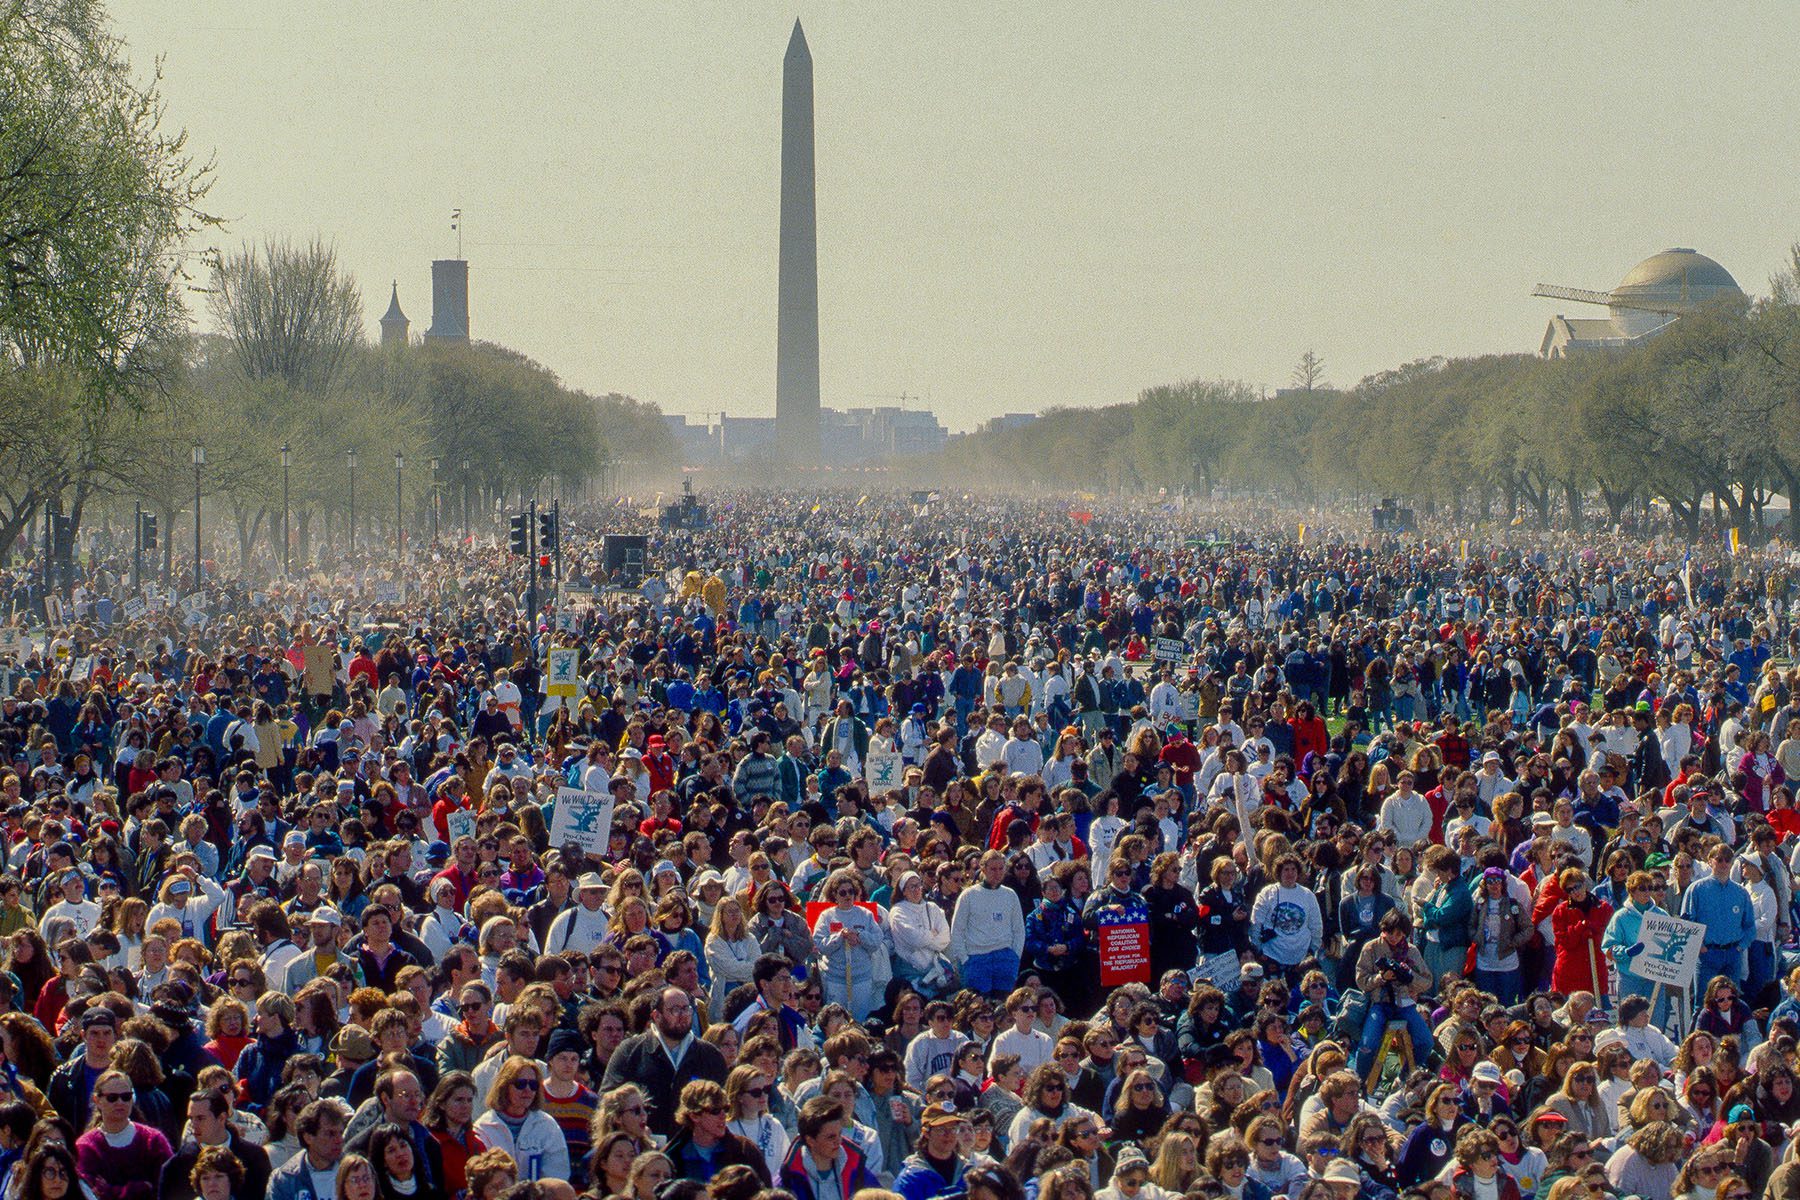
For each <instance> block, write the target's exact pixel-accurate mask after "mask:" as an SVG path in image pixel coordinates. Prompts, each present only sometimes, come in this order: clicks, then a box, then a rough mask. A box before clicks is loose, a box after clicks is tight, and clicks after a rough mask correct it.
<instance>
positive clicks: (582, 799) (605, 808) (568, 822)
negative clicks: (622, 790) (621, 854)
mask: <svg viewBox="0 0 1800 1200" xmlns="http://www.w3.org/2000/svg"><path fill="white" fill-rule="evenodd" d="M612 820H613V798H612V795H611V793H609V792H584V791H582V790H581V789H580V788H570V787H565V788H557V789H556V819H555V820H554V821H552V822H551V823H550V844H551V845H552V846H558V847H560V846H563V845H565V844H567V843H569V842H574V843H575V844H576V845H577V846H580V847H581V848H582V850H583V851H585V852H586V853H588V854H605V853H606V843H607V842H608V841H609V840H610V839H611V838H612Z"/></svg>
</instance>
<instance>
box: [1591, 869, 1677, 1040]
mask: <svg viewBox="0 0 1800 1200" xmlns="http://www.w3.org/2000/svg"><path fill="white" fill-rule="evenodd" d="M1655 884H1656V879H1655V877H1654V876H1652V875H1651V874H1650V872H1648V871H1633V872H1632V873H1631V874H1630V875H1629V876H1627V877H1626V879H1625V903H1624V904H1621V905H1620V906H1619V907H1618V909H1617V910H1616V911H1615V912H1614V913H1613V915H1612V920H1611V921H1609V922H1607V925H1606V933H1605V935H1604V936H1603V937H1602V938H1601V939H1600V948H1601V950H1602V951H1604V952H1605V953H1607V954H1609V955H1611V957H1612V964H1613V966H1614V967H1616V968H1618V971H1619V1000H1620V1001H1621V1002H1623V1001H1624V1000H1625V998H1626V997H1627V996H1648V997H1652V998H1653V999H1654V1001H1655V1005H1656V1007H1655V1011H1654V1012H1653V1013H1652V1014H1651V1016H1650V1020H1651V1021H1652V1022H1654V1023H1655V1024H1656V1026H1657V1027H1658V1028H1661V1027H1662V1026H1663V1025H1664V1024H1665V1023H1666V1018H1667V1017H1668V1015H1669V997H1668V992H1667V989H1663V988H1658V987H1657V985H1656V984H1655V982H1653V981H1652V980H1649V979H1645V978H1644V977H1643V976H1641V975H1639V974H1638V973H1637V972H1636V971H1635V970H1633V969H1632V960H1633V959H1635V958H1636V957H1637V956H1638V955H1640V954H1642V953H1643V952H1644V939H1643V935H1642V929H1643V925H1644V917H1645V915H1646V914H1649V913H1654V914H1656V915H1657V916H1662V917H1666V916H1668V915H1669V914H1668V913H1666V912H1664V911H1663V908H1662V906H1661V905H1659V904H1658V903H1657V902H1656V901H1655V900H1654V899H1652V896H1653V895H1654V893H1653V892H1652V891H1651V888H1652V887H1654V886H1655ZM1621 1011H1623V1010H1621Z"/></svg>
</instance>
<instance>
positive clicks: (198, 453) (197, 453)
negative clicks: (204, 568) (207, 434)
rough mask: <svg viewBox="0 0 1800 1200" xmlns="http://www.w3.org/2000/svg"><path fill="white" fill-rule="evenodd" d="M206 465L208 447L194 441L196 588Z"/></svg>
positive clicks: (195, 586) (195, 584)
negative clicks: (201, 500)
mask: <svg viewBox="0 0 1800 1200" xmlns="http://www.w3.org/2000/svg"><path fill="white" fill-rule="evenodd" d="M205 465H206V447H205V446H202V445H201V444H200V443H199V442H195V443H194V590H195V591H196V592H197V591H199V590H200V557H201V552H200V468H201V467H204V466H205Z"/></svg>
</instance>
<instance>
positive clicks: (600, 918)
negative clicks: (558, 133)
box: [544, 871, 606, 954]
mask: <svg viewBox="0 0 1800 1200" xmlns="http://www.w3.org/2000/svg"><path fill="white" fill-rule="evenodd" d="M605 900H606V881H605V880H603V879H601V878H600V876H599V875H598V874H596V873H595V872H593V871H589V872H587V873H585V874H583V875H582V876H581V877H580V878H578V879H576V881H575V903H574V904H572V905H570V906H569V907H568V908H565V909H563V910H562V911H561V912H560V913H558V914H556V919H555V920H553V921H551V922H550V929H549V931H548V932H547V933H546V934H545V935H544V951H545V953H547V954H561V953H562V952H563V951H564V950H578V951H580V952H581V953H583V954H591V953H593V952H594V950H595V948H596V947H598V946H599V945H600V943H601V942H603V941H605V940H606V910H605V909H603V908H602V907H601V904H602V903H603V902H604V901H605Z"/></svg>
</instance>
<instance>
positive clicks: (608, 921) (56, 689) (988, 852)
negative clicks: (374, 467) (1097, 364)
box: [0, 492, 1800, 1200]
mask: <svg viewBox="0 0 1800 1200" xmlns="http://www.w3.org/2000/svg"><path fill="white" fill-rule="evenodd" d="M715 499H716V503H715V505H714V510H713V515H714V519H713V520H712V522H711V523H710V524H708V525H707V526H705V527H704V528H698V529H665V530H660V531H656V532H654V533H653V535H652V539H651V543H650V562H651V566H652V568H653V570H652V573H651V574H650V576H649V577H648V578H647V579H644V580H642V581H639V580H637V579H635V578H630V579H627V578H621V577H617V576H616V575H609V574H608V572H607V571H606V570H605V569H604V568H603V565H602V564H603V562H604V561H605V559H604V557H603V554H602V545H601V540H600V539H601V537H602V536H603V535H604V534H606V533H609V532H619V531H625V530H629V529H633V528H641V527H643V526H645V525H646V524H647V522H646V520H645V518H644V516H643V515H642V514H640V513H638V512H637V511H636V510H635V509H633V508H631V507H629V506H613V507H607V508H598V509H590V510H588V511H585V512H581V513H573V512H572V513H570V514H568V515H569V517H570V518H571V519H570V520H569V521H568V523H567V524H568V527H567V528H565V529H564V531H563V544H562V546H561V547H560V551H561V554H560V556H559V561H560V562H561V564H562V570H563V574H564V578H563V579H562V580H561V581H560V586H559V585H558V583H557V581H553V580H552V581H548V582H547V583H546V584H545V586H544V587H543V588H542V590H541V592H540V593H539V599H540V600H541V604H540V605H539V607H538V608H536V609H535V610H533V609H531V608H530V607H528V603H527V601H526V599H525V586H524V570H525V568H524V564H523V563H521V562H520V561H519V560H518V559H516V558H513V557H511V556H509V555H508V554H506V552H505V551H504V549H503V548H501V547H498V546H496V545H492V544H489V540H488V539H481V538H478V539H473V540H464V541H461V542H458V541H455V540H450V541H446V542H445V543H444V544H442V545H439V546H434V547H430V548H426V549H423V550H421V551H420V552H418V553H417V554H415V555H414V556H413V561H410V562H407V563H400V562H396V561H392V560H388V561H382V560H380V559H378V558H374V557H364V558H360V559H358V560H356V561H353V562H340V563H321V564H316V565H315V566H313V567H309V569H308V572H307V574H306V575H305V576H304V577H303V578H298V579H295V580H290V581H268V580H261V581H256V582H252V581H250V580H240V579H235V578H232V577H230V576H229V574H228V573H227V572H226V571H225V570H224V569H223V568H222V567H220V566H219V565H218V564H216V563H208V564H203V571H204V573H205V579H204V582H203V587H202V591H201V594H200V595H199V596H198V597H178V596H177V595H176V593H175V591H174V590H173V589H163V590H161V591H153V594H152V595H151V597H150V602H148V603H144V602H143V597H142V596H140V595H138V594H137V593H134V591H133V589H132V588H131V586H130V576H129V571H128V570H127V569H126V567H125V565H124V563H123V561H122V560H121V558H120V557H119V556H118V555H116V554H108V553H104V552H101V553H95V554H93V555H92V556H90V557H89V558H88V559H87V560H86V561H85V562H84V563H83V564H82V565H81V568H80V570H79V572H78V578H77V579H76V581H75V586H74V588H73V589H72V591H71V592H70V593H69V594H68V595H67V596H66V597H65V598H64V599H63V601H62V603H61V604H58V603H57V602H56V601H54V600H52V601H51V603H50V607H49V610H48V611H49V612H50V613H51V614H52V615H55V616H56V617H58V618H59V619H58V620H56V621H55V622H53V623H50V624H48V625H46V621H45V616H46V607H45V599H46V597H45V595H44V592H43V582H42V576H41V574H39V573H38V572H37V571H36V570H34V569H33V567H32V566H31V565H30V564H29V563H22V564H20V565H19V566H17V567H16V568H15V570H14V571H13V572H12V573H10V574H8V575H7V576H6V578H5V579H4V581H3V583H4V587H0V593H3V595H4V597H5V604H6V606H7V607H8V609H9V611H10V612H11V614H12V619H11V624H10V625H9V626H7V627H6V629H5V630H4V634H5V636H6V638H7V641H6V642H5V643H4V644H5V645H7V646H9V647H11V652H10V653H8V654H6V655H5V656H4V658H3V659H0V677H3V680H4V685H5V686H4V698H3V699H0V761H3V762H4V763H5V764H6V765H5V766H4V767H0V792H3V793H4V795H3V796H0V824H3V827H4V832H5V854H6V856H7V861H6V864H5V874H4V876H0V1052H3V1056H4V1071H3V1073H0V1093H3V1096H0V1200H41V1198H49V1200H61V1198H63V1197H68V1196H73V1195H75V1194H77V1193H79V1194H80V1195H82V1196H87V1197H92V1198H93V1200H190V1198H192V1197H196V1196H198V1197H203V1198H204V1200H231V1198H260V1197H263V1196H268V1197H271V1198H273V1200H375V1198H377V1197H379V1198H381V1200H398V1198H408V1200H452V1198H456V1200H461V1198H464V1197H467V1198H469V1200H497V1198H499V1197H506V1198H507V1200H527V1198H529V1200H538V1198H544V1200H550V1198H556V1200H562V1198H565V1197H576V1196H582V1197H592V1198H594V1200H607V1198H613V1197H617V1198H620V1200H696V1198H697V1197H701V1196H705V1197H707V1200H857V1198H858V1197H861V1198H862V1200H873V1198H876V1197H884V1198H887V1200H892V1198H893V1197H895V1196H898V1197H900V1198H903V1200H938V1198H947V1197H955V1198H961V1197H967V1198H968V1200H1176V1198H1178V1197H1179V1198H1186V1197H1194V1198H1204V1200H1273V1198H1274V1197H1285V1198H1286V1200H1454V1197H1462V1198H1464V1200H1604V1198H1605V1197H1609V1196H1624V1195H1636V1196H1644V1197H1657V1198H1659V1200H1660V1198H1661V1197H1665V1196H1674V1197H1682V1198H1687V1200H1760V1198H1761V1197H1763V1196H1764V1195H1765V1194H1766V1195H1768V1196H1770V1197H1772V1198H1773V1200H1796V1198H1800V1161H1797V1160H1796V1150H1795V1147H1796V1145H1797V1144H1800V1139H1797V1138H1796V1137H1795V1136H1794V1135H1795V1134H1796V1133H1797V1132H1800V1096H1797V1095H1796V1074H1795V1071H1796V1052H1797V1044H1800V949H1796V947H1795V946H1794V945H1793V942H1794V936H1793V930H1794V925H1795V922H1794V917H1795V912H1796V906H1795V895H1794V886H1793V873H1794V870H1795V868H1796V865H1797V864H1796V861H1795V860H1796V858H1800V855H1797V854H1795V853H1794V852H1795V851H1796V847H1797V846H1800V843H1796V842H1795V841H1794V840H1793V835H1794V834H1795V833H1796V832H1800V811H1797V810H1796V808H1795V804H1794V793H1793V785H1792V784H1791V783H1790V781H1791V780H1794V779H1795V778H1797V777H1800V726H1797V725H1796V724H1795V722H1796V721H1800V669H1796V668H1793V667H1791V666H1789V665H1787V664H1788V663H1789V662H1790V661H1791V660H1792V658H1793V650H1794V641H1793V639H1794V638H1795V636H1796V624H1795V621H1794V620H1793V606H1794V605H1795V603H1796V592H1795V588H1794V578H1793V574H1792V570H1793V568H1792V566H1791V564H1790V562H1789V560H1788V558H1787V557H1786V555H1784V554H1782V553H1780V552H1779V551H1777V550H1771V549H1764V550H1756V551H1752V550H1750V549H1748V548H1746V549H1744V550H1743V551H1742V552H1741V553H1739V554H1725V553H1713V552H1710V551H1704V552H1703V551H1700V550H1697V549H1690V548H1688V547H1686V546H1685V545H1678V544H1674V543H1671V542H1668V541H1666V540H1662V539H1655V538H1651V537H1649V536H1647V535H1646V536H1643V537H1630V536H1625V535H1622V534H1613V535H1597V536H1588V537H1586V538H1583V539H1576V538H1573V537H1562V536H1557V535H1549V534H1543V535H1537V534H1528V533H1525V532H1523V531H1519V530H1510V531H1502V532H1500V533H1495V532H1493V531H1491V530H1490V531H1488V532H1486V533H1482V532H1479V531H1475V530H1454V529H1439V530H1428V531H1427V533H1426V534H1425V536H1423V537H1408V538H1403V539H1394V538H1375V537H1372V536H1369V535H1366V534H1364V533H1362V532H1361V531H1359V530H1358V529H1357V527H1356V525H1355V523H1354V521H1353V519H1352V518H1350V517H1348V516H1345V515H1341V514H1332V513H1312V514H1306V515H1301V516H1298V518H1297V519H1296V515H1295V514H1282V513H1273V512H1269V513H1264V512H1257V511H1252V510H1241V511H1238V512H1235V513H1225V512H1220V511H1215V510H1200V509H1197V508H1191V507H1186V506H1180V505H1174V504H1157V505H1138V506H1123V505H1111V504H1107V503H1104V502H1098V501H1087V502H1083V503H1081V504H1080V505H1079V506H1078V507H1077V509H1076V510H1074V511H1071V508H1070V506H1068V505H1055V504H1050V503H1048V502H1025V501H1000V500H985V499H971V498H969V497H962V498H960V499H958V498H957V497H954V496H952V497H947V498H944V499H941V500H940V499H935V498H934V499H932V500H930V501H929V502H926V503H920V504H917V505H915V504H914V503H912V502H911V500H909V498H908V497H905V496H859V495H854V494H822V495H805V496H801V495H797V494H778V493H769V492H762V493H741V494H736V495H730V496H721V497H717V498H715ZM177 573H178V574H179V572H177ZM569 650H573V651H575V655H574V662H575V663H576V664H577V665H576V671H575V679H574V681H573V685H572V686H571V687H568V688H566V689H565V688H562V687H559V686H553V685H552V684H551V683H550V682H549V676H550V672H549V665H550V662H551V660H552V656H555V655H557V652H559V651H562V652H566V651H569ZM559 792H560V793H562V797H561V798H560V799H559ZM574 793H581V795H580V796H576V795H575V794H574ZM589 796H605V797H608V798H609V799H610V808H602V809H601V811H603V812H606V813H607V814H608V817H607V818H604V819H603V820H609V822H610V823H609V824H606V825H604V827H603V828H601V829H598V830H596V829H591V828H586V827H584V828H583V829H582V831H581V833H580V835H579V836H577V835H576V834H575V833H574V832H573V831H572V830H568V831H565V832H566V833H567V836H564V837H562V838H560V839H557V838H554V837H553V835H552V831H553V830H555V829H558V828H559V823H558V819H557V808H558V805H559V804H563V805H572V804H575V803H577V802H578V801H579V802H581V803H583V804H584V805H585V804H586V803H587V797H589ZM566 815H567V814H565V816H566ZM1653 914H1663V915H1673V916H1677V917H1682V918H1685V919H1686V920H1688V921H1691V922H1694V923H1696V924H1697V925H1699V926H1700V927H1702V928H1703V930H1704V934H1703V937H1702V938H1701V941H1702V947H1701V951H1700V963H1699V967H1698V970H1697V973H1696V975H1695V977H1694V980H1693V982H1692V985H1691V986H1688V987H1681V986H1670V985H1665V984H1661V983H1658V982H1655V980H1654V979H1653V978H1652V976H1655V975H1656V972H1647V973H1646V972H1645V971H1642V970H1640V969H1638V968H1643V967H1644V960H1643V958H1642V956H1643V955H1644V953H1645V935H1644V932H1643V927H1644V923H1645V921H1646V918H1647V917H1649V916H1651V915H1653Z"/></svg>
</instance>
